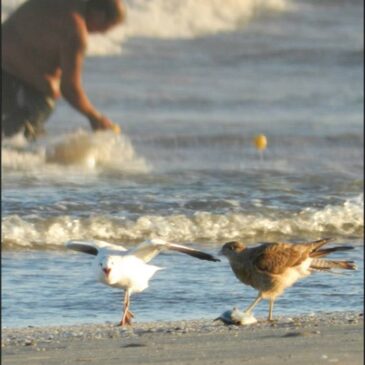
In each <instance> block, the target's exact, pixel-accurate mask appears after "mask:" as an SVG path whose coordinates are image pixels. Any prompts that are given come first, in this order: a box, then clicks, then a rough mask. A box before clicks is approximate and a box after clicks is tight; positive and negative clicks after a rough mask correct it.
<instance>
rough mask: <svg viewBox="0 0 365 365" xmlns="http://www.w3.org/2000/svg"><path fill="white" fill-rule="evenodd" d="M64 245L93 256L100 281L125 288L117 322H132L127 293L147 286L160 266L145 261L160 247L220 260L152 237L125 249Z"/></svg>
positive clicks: (91, 243) (98, 244)
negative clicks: (122, 308) (121, 311)
mask: <svg viewBox="0 0 365 365" xmlns="http://www.w3.org/2000/svg"><path fill="white" fill-rule="evenodd" d="M65 246H66V247H67V248H69V249H71V250H75V251H80V252H84V253H87V254H90V255H94V256H95V260H94V262H93V270H94V273H95V275H96V279H97V280H98V281H100V282H101V283H103V284H106V285H109V286H112V287H115V288H122V289H124V293H125V294H124V311H123V316H122V319H121V321H120V323H119V325H120V326H124V325H126V324H127V325H130V324H131V323H132V318H133V317H134V315H133V313H132V312H131V311H129V305H130V296H131V294H132V293H140V292H142V291H143V290H145V289H146V288H147V287H148V281H149V280H150V279H151V278H152V276H153V275H154V274H155V273H156V271H158V270H161V269H162V268H161V267H158V266H154V265H150V264H148V262H149V261H151V260H152V259H153V258H154V257H155V256H156V255H158V254H159V253H160V252H161V251H164V250H171V251H178V252H182V253H185V254H187V255H190V256H193V257H196V258H198V259H200V260H207V261H220V260H219V259H217V258H215V257H214V256H212V255H210V254H207V253H205V252H202V251H198V250H195V249H193V248H190V247H186V246H182V245H178V244H175V243H171V242H166V241H164V240H162V239H152V240H150V241H145V242H142V243H141V244H140V245H138V246H137V247H136V248H134V249H131V250H127V249H126V248H124V247H123V246H119V245H114V244H111V243H108V242H104V241H96V240H95V241H74V240H72V241H68V242H66V244H65Z"/></svg>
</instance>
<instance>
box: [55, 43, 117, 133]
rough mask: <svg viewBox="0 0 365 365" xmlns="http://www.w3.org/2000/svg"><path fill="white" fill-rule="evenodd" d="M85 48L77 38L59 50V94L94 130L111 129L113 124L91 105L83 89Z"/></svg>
mask: <svg viewBox="0 0 365 365" xmlns="http://www.w3.org/2000/svg"><path fill="white" fill-rule="evenodd" d="M85 48H86V44H85V42H82V41H80V40H79V39H77V38H76V39H68V40H67V41H65V43H64V46H63V47H62V48H61V50H60V53H61V54H60V57H61V70H62V76H61V84H60V89H61V93H62V95H63V97H64V98H65V99H66V100H67V101H68V102H69V103H70V104H71V105H72V106H73V107H74V108H75V109H76V110H78V111H79V112H80V113H81V114H83V115H84V116H85V117H87V118H88V119H89V122H90V125H91V127H92V128H93V129H94V130H95V129H113V128H114V124H113V122H112V121H111V120H109V119H108V118H107V117H105V116H104V115H102V114H101V113H100V112H99V111H98V110H97V109H96V108H95V107H94V106H93V105H92V103H91V102H90V100H89V98H88V97H87V95H86V93H85V91H84V89H83V86H82V81H81V74H82V68H83V61H84V54H85Z"/></svg>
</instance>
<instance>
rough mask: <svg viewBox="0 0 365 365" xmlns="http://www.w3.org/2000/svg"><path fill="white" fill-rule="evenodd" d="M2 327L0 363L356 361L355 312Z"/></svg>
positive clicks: (359, 358) (359, 356)
mask: <svg viewBox="0 0 365 365" xmlns="http://www.w3.org/2000/svg"><path fill="white" fill-rule="evenodd" d="M276 319H277V321H275V322H274V323H268V322H267V321H266V320H265V318H258V323H255V324H252V325H247V326H236V325H229V326H228V325H225V324H223V323H222V322H221V321H219V320H218V321H214V320H212V319H201V320H182V321H181V320H180V321H166V322H165V321H161V322H143V323H138V322H136V323H135V324H134V325H133V327H130V328H120V327H117V326H115V324H114V323H106V324H82V325H72V326H70V325H67V326H62V325H61V326H50V327H27V328H3V329H2V365H22V364H27V365H33V364H34V365H43V364H47V365H59V364H78V363H87V364H104V365H109V364H110V365H113V364H121V363H123V365H127V364H166V363H167V364H170V363H171V364H172V363H173V364H207V365H208V364H227V365H228V364H229V365H233V364H238V363H244V362H247V363H248V364H255V365H259V364H260V365H261V364H270V365H276V364H277V365H279V364H283V363H288V364H291V363H295V364H297V365H299V364H303V365H304V364H308V363H323V364H325V363H336V364H344V365H345V364H346V365H348V364H352V365H357V364H359V365H360V364H363V353H364V346H363V337H364V335H363V327H364V326H363V313H362V312H333V313H319V314H316V315H300V316H293V317H284V316H278V317H277V318H276Z"/></svg>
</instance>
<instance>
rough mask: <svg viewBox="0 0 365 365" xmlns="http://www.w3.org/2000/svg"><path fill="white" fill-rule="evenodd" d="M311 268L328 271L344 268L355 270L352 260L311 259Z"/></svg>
mask: <svg viewBox="0 0 365 365" xmlns="http://www.w3.org/2000/svg"><path fill="white" fill-rule="evenodd" d="M310 267H311V269H314V270H320V271H329V270H331V269H345V270H356V269H357V267H356V264H355V263H354V262H353V261H340V260H336V261H335V260H323V259H313V261H312V263H311V266H310Z"/></svg>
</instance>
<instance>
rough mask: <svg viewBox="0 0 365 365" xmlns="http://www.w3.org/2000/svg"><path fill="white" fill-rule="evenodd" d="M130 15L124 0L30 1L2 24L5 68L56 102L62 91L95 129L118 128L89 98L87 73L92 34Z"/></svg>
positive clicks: (105, 29)
mask: <svg viewBox="0 0 365 365" xmlns="http://www.w3.org/2000/svg"><path fill="white" fill-rule="evenodd" d="M108 7H109V8H108ZM124 16H125V13H124V8H123V6H122V3H121V2H120V0H87V1H83V0H28V1H26V2H25V3H24V4H22V5H21V6H20V7H19V8H18V9H17V10H16V11H15V12H14V13H13V14H11V15H10V17H9V18H8V19H7V20H6V21H5V22H4V23H3V24H2V70H3V72H6V73H7V74H10V75H11V76H14V77H15V78H16V79H18V80H20V81H21V82H24V83H25V84H26V85H27V86H30V87H31V88H33V89H34V90H35V91H37V92H40V93H41V94H42V95H45V96H46V97H49V98H51V99H52V100H56V99H57V98H58V97H59V96H61V95H62V96H63V97H64V98H65V99H66V100H67V101H68V102H69V103H70V104H71V105H72V106H73V107H74V108H75V109H77V110H78V111H79V112H80V113H82V114H83V115H84V116H86V117H87V118H88V119H89V121H90V124H91V126H92V128H93V129H107V128H113V126H114V124H113V123H112V122H111V121H110V120H109V119H108V118H106V117H105V116H103V115H102V114H101V113H99V112H98V111H97V110H96V109H95V108H94V106H93V105H92V103H91V102H90V101H89V99H88V98H87V96H86V93H85V92H84V90H83V87H82V83H81V74H82V67H83V60H84V56H85V51H86V46H87V39H88V34H89V33H90V32H99V33H103V32H105V31H107V30H109V29H110V28H112V27H113V26H114V25H116V24H119V23H121V22H122V21H123V19H124ZM4 87H5V88H6V86H3V89H4ZM5 91H7V90H5Z"/></svg>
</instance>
